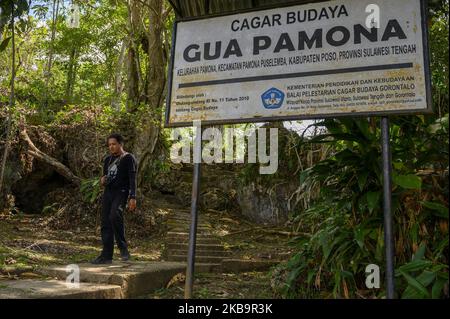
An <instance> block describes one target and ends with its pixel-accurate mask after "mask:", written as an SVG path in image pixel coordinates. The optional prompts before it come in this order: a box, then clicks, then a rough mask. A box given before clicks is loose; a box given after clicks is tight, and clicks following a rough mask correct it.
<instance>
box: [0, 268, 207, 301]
mask: <svg viewBox="0 0 450 319" xmlns="http://www.w3.org/2000/svg"><path fill="white" fill-rule="evenodd" d="M78 266H79V269H80V276H79V279H80V285H79V287H78V288H75V287H74V285H73V284H70V283H69V284H66V278H67V276H68V275H69V272H67V271H66V266H51V267H46V268H42V269H39V270H37V271H36V273H38V274H40V275H42V276H43V278H42V280H37V279H26V280H8V281H0V299H1V298H80V299H83V298H92V299H103V298H108V299H110V298H136V297H139V296H142V295H144V294H147V293H151V292H153V291H155V290H157V289H161V288H164V287H166V285H167V283H168V282H169V281H170V279H172V278H173V276H175V275H177V274H179V273H183V274H184V273H185V272H186V264H185V263H181V262H113V264H110V265H91V264H80V265H78ZM196 268H197V270H198V271H199V272H209V271H212V269H211V266H210V265H207V264H198V265H197V267H196Z"/></svg>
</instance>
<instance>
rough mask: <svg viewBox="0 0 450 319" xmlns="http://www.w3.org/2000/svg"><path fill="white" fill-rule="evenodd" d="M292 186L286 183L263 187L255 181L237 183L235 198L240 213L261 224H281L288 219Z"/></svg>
mask: <svg viewBox="0 0 450 319" xmlns="http://www.w3.org/2000/svg"><path fill="white" fill-rule="evenodd" d="M291 191H292V186H290V185H288V184H280V185H275V186H273V187H271V188H267V187H263V186H262V185H261V184H258V183H257V182H251V183H250V184H248V185H239V186H238V190H237V200H238V203H239V206H240V208H241V213H242V215H244V216H245V217H247V218H248V219H250V220H252V221H255V222H257V223H261V224H268V225H281V224H284V223H285V222H286V221H287V220H288V215H289V210H288V206H287V203H288V199H289V196H290V193H291Z"/></svg>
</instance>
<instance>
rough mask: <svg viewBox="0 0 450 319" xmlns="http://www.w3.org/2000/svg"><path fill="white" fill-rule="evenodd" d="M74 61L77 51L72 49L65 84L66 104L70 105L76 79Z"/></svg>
mask: <svg viewBox="0 0 450 319" xmlns="http://www.w3.org/2000/svg"><path fill="white" fill-rule="evenodd" d="M76 60H77V49H76V48H72V50H71V52H70V58H69V70H68V72H67V84H66V104H70V103H72V96H73V88H74V85H75V77H76V72H75V71H76V66H75V65H76Z"/></svg>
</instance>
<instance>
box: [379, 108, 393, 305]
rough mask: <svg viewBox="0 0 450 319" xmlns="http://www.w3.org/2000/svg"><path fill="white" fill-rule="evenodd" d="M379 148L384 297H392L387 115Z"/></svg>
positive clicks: (383, 123)
mask: <svg viewBox="0 0 450 319" xmlns="http://www.w3.org/2000/svg"><path fill="white" fill-rule="evenodd" d="M381 150H382V159H383V212H384V245H385V253H386V298H387V299H393V298H394V294H395V285H394V247H395V246H394V229H393V222H392V210H391V209H392V201H391V199H392V183H391V171H392V166H391V150H390V144H389V117H387V116H383V117H382V118H381Z"/></svg>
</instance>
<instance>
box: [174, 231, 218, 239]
mask: <svg viewBox="0 0 450 319" xmlns="http://www.w3.org/2000/svg"><path fill="white" fill-rule="evenodd" d="M166 237H177V238H178V237H179V238H189V232H188V231H187V232H186V231H185V232H174V231H168V232H167V234H166ZM197 238H217V237H215V236H213V235H211V234H197Z"/></svg>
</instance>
